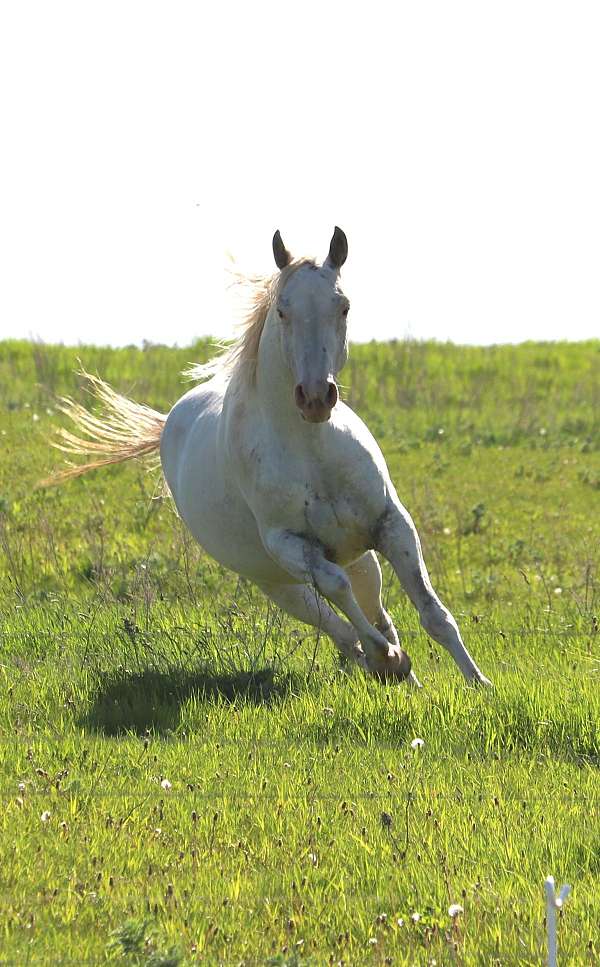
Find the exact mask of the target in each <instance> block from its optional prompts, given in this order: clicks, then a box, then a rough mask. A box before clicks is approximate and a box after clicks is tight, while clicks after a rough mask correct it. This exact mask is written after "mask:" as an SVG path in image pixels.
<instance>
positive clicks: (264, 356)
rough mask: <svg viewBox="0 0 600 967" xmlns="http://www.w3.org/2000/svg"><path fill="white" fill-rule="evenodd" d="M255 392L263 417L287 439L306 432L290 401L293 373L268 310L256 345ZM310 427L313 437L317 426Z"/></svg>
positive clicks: (277, 329) (293, 403)
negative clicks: (285, 360)
mask: <svg viewBox="0 0 600 967" xmlns="http://www.w3.org/2000/svg"><path fill="white" fill-rule="evenodd" d="M256 392H257V395H258V399H259V403H260V408H261V410H262V413H263V416H264V418H265V419H267V420H268V421H269V423H271V425H272V426H273V428H274V429H275V430H276V431H277V432H279V433H281V434H283V435H285V437H286V438H287V439H288V440H289V439H291V438H302V437H303V436H304V435H305V434H306V429H307V427H305V425H304V424H303V422H302V420H301V419H300V415H299V413H298V409H297V407H296V404H295V402H294V381H293V377H292V374H291V373H290V371H289V369H288V367H287V366H286V364H285V362H284V360H283V355H282V352H281V338H280V334H279V328H278V324H277V322H276V321H275V320H274V319H273V316H272V315H271V313H269V316H268V317H267V320H266V322H265V327H264V329H263V332H262V335H261V339H260V344H259V347H258V360H257V365H256ZM310 429H311V430H312V436H313V438H314V437H315V436H316V435H317V434H315V432H314V431H315V429H316V430H317V431H318V430H319V429H320V428H319V427H315V426H314V425H311V426H310ZM298 442H300V440H299V439H298Z"/></svg>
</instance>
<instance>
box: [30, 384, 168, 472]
mask: <svg viewBox="0 0 600 967" xmlns="http://www.w3.org/2000/svg"><path fill="white" fill-rule="evenodd" d="M81 375H82V376H85V378H86V379H87V380H88V381H89V382H90V384H91V388H92V395H93V396H95V398H96V399H97V400H98V401H99V403H100V404H101V406H102V413H101V415H100V416H94V414H93V413H90V411H89V410H86V408H85V407H84V406H81V404H79V403H75V402H74V401H73V400H71V399H69V398H68V397H63V398H62V399H61V405H60V406H59V407H58V409H59V410H60V411H61V413H64V414H65V415H66V416H68V417H69V418H70V419H71V420H72V422H73V423H74V425H75V428H76V430H77V431H78V434H80V435H78V434H76V433H71V432H70V430H65V429H62V428H61V429H59V430H58V438H57V439H56V440H54V441H53V443H52V446H54V447H56V449H57V450H62V451H63V452H64V453H73V454H79V455H84V456H87V457H90V458H91V459H90V460H88V462H87V463H80V464H70V466H69V467H68V468H67V469H66V470H60V471H58V472H57V473H54V474H52V476H50V477H47V478H46V479H45V480H42V481H41V482H40V486H42V487H48V486H51V485H52V484H61V483H64V481H65V480H71V478H72V477H80V476H81V475H82V474H84V473H88V471H89V470H96V469H97V468H98V467H107V466H108V465H109V464H111V463H123V461H125V460H131V459H132V458H133V457H144V456H147V455H148V454H150V453H153V452H154V451H155V450H157V449H158V447H159V445H160V438H161V435H162V431H163V428H164V425H165V423H166V421H167V417H166V415H165V414H163V413H159V412H158V411H157V410H153V409H152V408H151V407H150V406H144V405H142V404H141V403H134V402H133V400H129V399H127V397H126V396H121V395H120V394H119V393H115V391H114V389H112V387H110V386H109V385H108V383H105V382H104V380H102V379H100V378H99V377H98V376H92V375H91V374H90V373H86V372H85V370H84V369H83V368H82V370H81Z"/></svg>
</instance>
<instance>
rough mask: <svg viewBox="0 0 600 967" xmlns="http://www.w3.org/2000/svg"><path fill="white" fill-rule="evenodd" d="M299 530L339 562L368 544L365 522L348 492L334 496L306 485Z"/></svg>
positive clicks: (349, 557) (347, 558)
mask: <svg viewBox="0 0 600 967" xmlns="http://www.w3.org/2000/svg"><path fill="white" fill-rule="evenodd" d="M303 504H304V514H303V516H304V527H303V532H304V533H305V534H306V535H307V536H308V537H311V538H314V539H316V540H318V541H319V543H321V544H322V545H323V546H324V547H325V550H326V552H327V555H328V557H330V558H331V559H333V560H336V561H339V562H340V563H343V562H344V561H345V560H351V559H353V557H355V556H356V555H358V554H361V553H362V552H363V550H365V549H366V547H367V546H368V526H367V521H366V520H365V518H364V515H363V513H362V512H361V508H360V507H359V505H358V502H357V501H355V500H353V499H352V496H351V495H349V494H343V493H342V494H336V495H335V496H332V495H329V494H327V493H326V492H322V491H320V490H319V489H314V490H313V489H312V488H311V487H307V488H306V491H305V495H304V501H303Z"/></svg>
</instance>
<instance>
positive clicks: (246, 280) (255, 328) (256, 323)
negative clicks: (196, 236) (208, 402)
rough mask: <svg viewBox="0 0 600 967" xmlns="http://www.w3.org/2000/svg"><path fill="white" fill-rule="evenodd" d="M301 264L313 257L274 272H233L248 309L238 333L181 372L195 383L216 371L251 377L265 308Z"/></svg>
mask: <svg viewBox="0 0 600 967" xmlns="http://www.w3.org/2000/svg"><path fill="white" fill-rule="evenodd" d="M303 265H313V266H314V265H315V262H314V260H313V259H309V258H299V259H294V260H293V261H292V262H290V263H289V265H286V266H285V268H283V269H282V270H281V271H280V272H275V274H274V275H244V274H243V273H241V272H238V271H233V272H232V275H233V283H234V284H235V285H239V286H241V288H242V289H243V290H245V291H246V298H245V301H246V303H247V305H248V311H247V314H246V316H245V318H244V319H243V321H242V322H241V323H240V325H239V329H240V334H239V336H238V337H237V339H235V340H234V341H233V342H232V343H229V344H228V345H224V346H223V345H221V346H220V348H221V352H220V353H218V354H217V355H216V356H214V357H213V358H212V359H210V360H209V361H208V362H207V363H194V364H193V365H192V366H190V367H189V368H188V369H186V370H184V375H185V376H187V377H188V378H189V379H191V380H194V381H195V382H198V383H200V382H204V381H205V380H207V379H211V378H212V377H213V376H216V375H217V374H219V373H222V374H224V375H225V376H227V377H231V376H232V375H233V374H234V373H236V374H239V375H240V376H241V377H242V378H243V379H245V380H247V381H248V382H252V381H253V380H254V377H255V374H256V362H257V359H258V346H259V344H260V337H261V336H262V331H263V329H264V326H265V322H266V319H267V316H268V314H269V309H270V308H271V306H272V305H273V304H274V303H275V302H276V301H277V298H278V296H279V293H280V292H281V290H282V288H283V286H284V285H285V284H286V282H287V281H288V279H289V278H291V276H292V275H294V273H295V272H297V271H298V269H300V268H302V266H303Z"/></svg>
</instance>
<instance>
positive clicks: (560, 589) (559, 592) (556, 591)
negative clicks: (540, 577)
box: [554, 588, 562, 594]
mask: <svg viewBox="0 0 600 967" xmlns="http://www.w3.org/2000/svg"><path fill="white" fill-rule="evenodd" d="M554 593H555V594H562V588H554Z"/></svg>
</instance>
